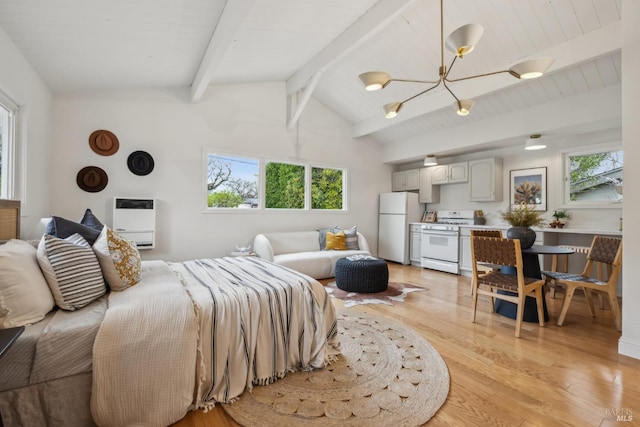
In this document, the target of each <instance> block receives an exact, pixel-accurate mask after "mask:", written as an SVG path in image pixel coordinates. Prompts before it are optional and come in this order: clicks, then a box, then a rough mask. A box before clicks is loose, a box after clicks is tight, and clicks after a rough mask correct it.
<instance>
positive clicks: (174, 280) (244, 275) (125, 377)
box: [92, 257, 339, 426]
mask: <svg viewBox="0 0 640 427" xmlns="http://www.w3.org/2000/svg"><path fill="white" fill-rule="evenodd" d="M145 266H146V267H145ZM145 272H146V273H145ZM337 353H339V340H338V336H337V324H336V315H335V311H334V308H333V306H332V304H331V302H330V300H329V297H328V296H327V294H326V292H325V290H324V288H323V286H322V285H321V284H320V283H318V282H317V281H316V280H314V279H312V278H310V277H308V276H306V275H303V274H300V273H297V272H295V271H293V270H289V269H287V268H285V267H281V266H278V265H276V264H272V263H270V262H267V261H264V260H261V259H259V258H253V257H238V258H219V259H213V260H196V261H186V262H181V263H164V262H161V261H145V262H143V279H142V280H141V282H140V283H138V284H137V285H135V286H133V287H132V288H129V289H127V290H126V291H123V292H112V293H111V295H110V296H109V308H108V309H107V313H106V315H105V320H104V321H103V323H102V325H101V327H100V330H99V332H98V336H97V337H96V341H95V344H94V356H93V359H94V361H93V363H94V366H93V379H94V384H93V392H92V415H93V417H94V420H95V421H96V423H97V424H98V425H101V426H110V425H114V426H115V425H145V426H161V425H168V424H170V423H172V422H175V421H177V420H179V419H180V418H182V417H183V416H184V414H185V413H186V412H187V410H189V409H195V408H201V407H205V408H207V407H211V406H213V405H214V404H215V403H216V402H231V401H233V400H234V399H236V398H237V397H238V396H239V395H240V394H241V393H242V392H243V391H244V390H245V389H246V388H251V387H252V386H253V385H255V384H269V383H271V382H273V381H275V380H277V379H278V378H281V377H283V376H284V375H285V374H287V373H288V372H292V371H296V370H308V369H313V368H321V367H324V366H325V365H326V364H327V363H328V362H329V361H330V360H331V358H332V357H334V356H335V355H336V354H337Z"/></svg>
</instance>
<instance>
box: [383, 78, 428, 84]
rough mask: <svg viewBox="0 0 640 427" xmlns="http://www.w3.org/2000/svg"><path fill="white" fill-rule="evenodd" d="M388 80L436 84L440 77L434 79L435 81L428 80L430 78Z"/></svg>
mask: <svg viewBox="0 0 640 427" xmlns="http://www.w3.org/2000/svg"><path fill="white" fill-rule="evenodd" d="M389 82H404V83H430V84H437V83H439V82H440V79H438V80H436V81H430V80H409V79H389Z"/></svg>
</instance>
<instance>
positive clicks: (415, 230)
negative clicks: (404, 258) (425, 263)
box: [409, 224, 422, 267]
mask: <svg viewBox="0 0 640 427" xmlns="http://www.w3.org/2000/svg"><path fill="white" fill-rule="evenodd" d="M409 234H410V238H411V240H410V247H409V260H410V261H411V265H415V266H418V267H420V264H421V262H422V261H421V259H420V258H421V253H420V245H421V244H422V240H421V239H422V226H421V225H420V224H411V225H409Z"/></svg>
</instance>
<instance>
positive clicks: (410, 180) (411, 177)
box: [405, 169, 420, 191]
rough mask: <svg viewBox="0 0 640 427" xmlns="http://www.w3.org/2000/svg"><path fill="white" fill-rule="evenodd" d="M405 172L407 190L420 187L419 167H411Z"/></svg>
mask: <svg viewBox="0 0 640 427" xmlns="http://www.w3.org/2000/svg"><path fill="white" fill-rule="evenodd" d="M405 172H406V173H407V191H412V190H419V189H420V169H411V170H408V171H405Z"/></svg>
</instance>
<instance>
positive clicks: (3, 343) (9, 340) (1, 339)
mask: <svg viewBox="0 0 640 427" xmlns="http://www.w3.org/2000/svg"><path fill="white" fill-rule="evenodd" d="M23 331H24V326H18V327H16V328H9V329H0V357H2V356H3V355H4V354H5V353H6V351H7V350H9V347H11V346H12V345H13V343H14V342H15V341H16V340H17V339H18V337H19V336H20V334H21V333H22V332H23Z"/></svg>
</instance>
